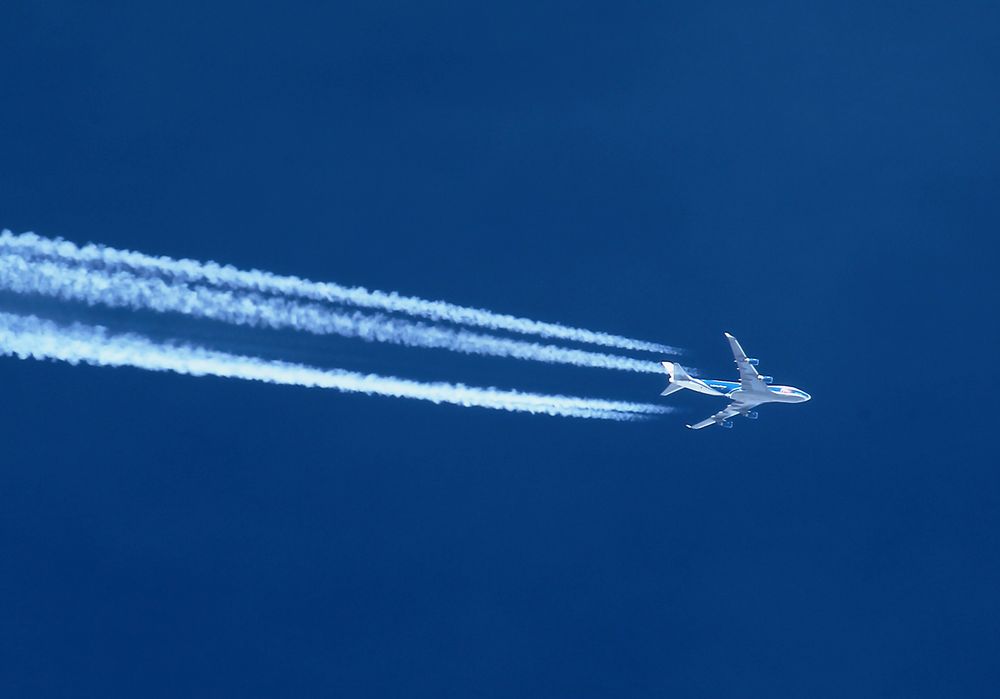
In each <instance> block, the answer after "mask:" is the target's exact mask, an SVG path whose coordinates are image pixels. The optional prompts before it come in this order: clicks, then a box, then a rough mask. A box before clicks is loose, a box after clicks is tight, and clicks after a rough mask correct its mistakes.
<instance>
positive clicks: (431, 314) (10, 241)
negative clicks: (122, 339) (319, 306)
mask: <svg viewBox="0 0 1000 699" xmlns="http://www.w3.org/2000/svg"><path fill="white" fill-rule="evenodd" d="M0 248H2V249H4V250H9V251H13V252H16V253H17V254H20V255H27V256H39V257H51V258H57V259H61V260H64V261H69V262H73V263H77V264H86V265H100V266H102V267H104V268H107V269H115V268H125V269H129V270H133V271H135V272H137V273H144V274H158V275H165V276H168V277H170V278H172V279H175V280H180V281H184V282H191V283H202V284H212V285H215V286H220V287H228V288H231V289H241V290H249V291H256V292H259V293H262V294H274V295H283V296H295V297H299V298H305V299H311V300H314V301H322V302H332V303H340V304H347V305H352V306H357V307H360V308H368V309H375V310H379V311H385V312H391V313H403V314H407V315H411V316H417V317H422V318H427V319H430V320H436V321H446V322H449V323H455V324H458V325H468V326H474V327H482V328H489V329H491V330H504V331H509V332H515V333H521V334H529V335H537V336H540V337H548V338H553V339H560V340H569V341H573V342H582V343H589V344H595V345H602V346H605V347H617V348H620V349H628V350H640V351H647V352H655V353H658V354H679V353H680V351H679V350H678V349H676V348H674V347H670V346H668V345H663V344H659V343H654V342H646V341H643V340H635V339H632V338H628V337H622V336H620V335H612V334H609V333H603V332H596V331H592V330H585V329H583V328H573V327H568V326H565V325H560V324H558V323H547V322H543V321H537V320H530V319H527V318H518V317H516V316H512V315H507V314H502V313H494V312H492V311H487V310H484V309H478V308H469V307H465V306H459V305H456V304H453V303H448V302H445V301H430V300H426V299H421V298H416V297H412V296H401V295H399V294H396V293H388V292H384V291H376V290H368V289H365V288H363V287H346V286H341V285H339V284H334V283H331V282H312V281H308V280H304V279H300V278H299V277H294V276H283V275H277V274H273V273H271V272H264V271H260V270H239V269H236V268H234V267H231V266H223V265H219V264H217V263H215V262H198V261H195V260H189V259H173V258H170V257H154V256H151V255H146V254H143V253H138V252H133V251H128V250H117V249H115V248H111V247H107V246H104V245H97V244H88V245H84V246H78V245H76V244H74V243H71V242H69V241H65V240H61V239H49V238H43V237H41V236H38V235H35V234H33V233H23V234H20V235H15V234H14V233H12V232H11V231H9V230H4V231H3V232H2V233H0Z"/></svg>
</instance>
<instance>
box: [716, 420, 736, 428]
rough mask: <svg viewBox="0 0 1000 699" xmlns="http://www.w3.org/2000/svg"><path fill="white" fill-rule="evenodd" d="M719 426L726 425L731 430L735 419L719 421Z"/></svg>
mask: <svg viewBox="0 0 1000 699" xmlns="http://www.w3.org/2000/svg"><path fill="white" fill-rule="evenodd" d="M719 427H725V428H726V429H727V430H731V429H732V428H733V421H732V420H723V421H722V422H720V423H719Z"/></svg>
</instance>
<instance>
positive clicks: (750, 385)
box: [726, 333, 768, 392]
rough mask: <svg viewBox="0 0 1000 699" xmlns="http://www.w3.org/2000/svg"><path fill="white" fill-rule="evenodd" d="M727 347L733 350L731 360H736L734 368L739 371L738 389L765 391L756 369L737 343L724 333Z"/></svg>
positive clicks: (765, 388) (764, 385)
mask: <svg viewBox="0 0 1000 699" xmlns="http://www.w3.org/2000/svg"><path fill="white" fill-rule="evenodd" d="M726 339H727V340H729V346H730V347H732V348H733V359H735V360H736V368H737V369H739V370H740V388H742V389H743V390H744V391H758V392H759V391H767V390H768V388H767V384H766V383H764V379H763V378H762V377H761V375H760V373H759V372H758V371H757V367H755V366H754V365H753V364H751V363H750V360H749V359H748V358H747V353H746V352H744V351H743V348H742V347H740V343H739V341H738V340H737V339H736V338H735V337H733V336H732V335H730V334H729V333H726Z"/></svg>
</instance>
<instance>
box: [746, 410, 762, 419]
mask: <svg viewBox="0 0 1000 699" xmlns="http://www.w3.org/2000/svg"><path fill="white" fill-rule="evenodd" d="M758 417H760V415H758V414H757V411H756V410H751V411H750V412H749V413H747V420H756V419H757V418H758Z"/></svg>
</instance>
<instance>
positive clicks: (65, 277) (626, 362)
mask: <svg viewBox="0 0 1000 699" xmlns="http://www.w3.org/2000/svg"><path fill="white" fill-rule="evenodd" d="M0 250H2V248H0ZM57 259H63V258H57ZM0 289H4V290H8V291H14V292H17V293H21V294H41V295H44V296H51V297H54V298H59V299H63V300H69V301H77V302H82V303H87V304H90V305H105V306H108V307H112V308H130V309H135V310H152V311H157V312H172V313H180V314H184V315H188V316H192V317H196V318H204V319H209V320H216V321H222V322H225V323H230V324H234V325H246V326H253V327H267V328H273V329H292V330H298V331H305V332H309V333H313V334H316V335H340V336H342V337H351V338H360V339H363V340H366V341H369V342H387V343H392V344H397V345H405V346H408V347H426V348H439V349H447V350H451V351H453V352H463V353H466V354H475V355H489V356H499V357H511V358H516V359H526V360H533V361H540V362H548V363H561V364H570V365H574V366H583V367H597V368H602V369H615V370H619V371H632V372H644V373H651V374H662V373H663V369H662V368H661V366H660V365H659V364H658V363H656V362H651V361H647V360H639V359H633V358H630V357H621V356H616V355H611V354H605V353H600V352H590V351H586V350H579V349H569V348H565V347H557V346H554V345H547V344H540V343H535V342H527V341H524V340H516V339H511V338H503V337H497V336H493V335H484V334H481V333H475V332H471V331H468V330H463V329H453V328H449V327H442V326H432V325H428V324H426V323H420V322H416V321H412V320H406V319H400V318H394V317H391V316H388V315H385V314H382V313H376V314H366V313H361V312H358V311H354V312H344V311H338V310H334V309H332V308H329V307H324V306H321V305H319V304H316V303H309V302H304V301H299V300H294V299H289V298H287V297H275V296H265V295H262V294H260V293H258V292H254V291H247V290H239V291H235V292H234V291H233V290H230V289H219V288H212V287H205V286H189V285H188V284H187V283H184V282H168V281H165V280H164V279H161V278H159V277H141V276H136V275H134V274H132V273H130V272H125V271H120V270H118V271H107V270H103V269H95V268H92V267H80V266H74V267H70V266H65V264H60V263H58V262H52V261H50V259H48V258H41V259H31V258H30V257H29V258H24V257H22V256H21V255H12V254H0Z"/></svg>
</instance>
